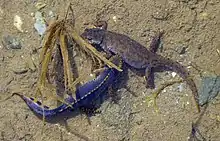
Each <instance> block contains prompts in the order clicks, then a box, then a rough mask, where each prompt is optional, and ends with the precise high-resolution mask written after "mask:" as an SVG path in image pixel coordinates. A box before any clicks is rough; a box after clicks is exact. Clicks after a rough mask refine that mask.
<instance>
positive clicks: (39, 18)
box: [34, 11, 47, 36]
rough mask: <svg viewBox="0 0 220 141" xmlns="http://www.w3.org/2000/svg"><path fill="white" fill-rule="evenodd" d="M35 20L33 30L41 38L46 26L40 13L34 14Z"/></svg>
mask: <svg viewBox="0 0 220 141" xmlns="http://www.w3.org/2000/svg"><path fill="white" fill-rule="evenodd" d="M35 20H36V22H35V23H34V28H35V29H36V30H37V32H38V34H39V35H40V36H42V35H43V34H44V33H45V31H46V29H47V26H46V22H45V20H44V17H43V15H42V13H41V12H39V11H37V12H36V13H35Z"/></svg>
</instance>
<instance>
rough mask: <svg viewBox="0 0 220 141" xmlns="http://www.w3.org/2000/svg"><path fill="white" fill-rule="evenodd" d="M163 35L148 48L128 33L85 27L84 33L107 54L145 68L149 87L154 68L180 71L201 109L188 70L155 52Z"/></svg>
mask: <svg viewBox="0 0 220 141" xmlns="http://www.w3.org/2000/svg"><path fill="white" fill-rule="evenodd" d="M161 36H162V33H160V34H159V35H158V36H156V37H155V38H154V39H153V40H152V42H151V46H150V49H149V50H148V49H147V48H146V47H144V46H143V45H141V44H140V43H138V42H136V41H135V40H133V39H131V38H129V37H128V36H126V35H123V34H118V33H115V32H111V31H107V30H105V29H102V28H91V29H85V31H84V32H83V34H82V37H83V38H85V39H87V40H88V41H89V43H90V44H93V45H95V46H96V47H98V48H100V47H101V48H102V49H103V50H104V51H105V52H106V53H107V54H113V55H114V54H117V55H119V56H120V57H122V59H123V60H124V61H125V62H126V63H127V64H128V65H130V66H132V67H134V68H136V69H145V72H146V73H145V74H146V75H145V76H146V79H147V87H153V86H152V85H151V84H150V83H149V82H152V80H151V77H150V75H151V74H152V73H153V71H152V69H153V68H163V69H165V70H170V71H174V72H176V73H178V74H179V75H180V76H181V77H182V78H183V79H184V80H186V82H187V84H188V85H189V87H190V89H191V90H192V92H193V95H194V98H195V101H196V104H197V109H198V110H199V106H198V91H197V88H196V85H195V83H194V81H193V80H192V78H191V77H190V75H189V73H188V71H187V70H186V69H185V68H184V67H183V66H182V65H181V64H179V63H178V62H175V61H172V60H170V59H168V58H165V57H163V56H161V55H158V54H156V53H155V52H156V48H157V46H158V45H159V41H160V40H159V39H160V37H161Z"/></svg>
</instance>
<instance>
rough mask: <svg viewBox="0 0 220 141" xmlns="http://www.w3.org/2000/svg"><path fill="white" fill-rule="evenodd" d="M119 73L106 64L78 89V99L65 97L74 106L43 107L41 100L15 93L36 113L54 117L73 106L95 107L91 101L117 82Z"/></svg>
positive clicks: (119, 62) (118, 62) (74, 107)
mask: <svg viewBox="0 0 220 141" xmlns="http://www.w3.org/2000/svg"><path fill="white" fill-rule="evenodd" d="M115 60H117V63H116V64H117V65H118V66H119V67H121V66H122V61H121V60H120V61H118V59H115ZM119 73H120V72H119V71H117V70H116V69H114V68H108V67H107V66H106V67H105V70H104V71H103V72H101V73H100V74H99V75H98V76H97V77H96V78H95V79H94V80H91V81H89V82H87V83H85V84H84V85H82V86H80V87H78V88H77V89H76V100H75V99H74V98H73V97H72V96H69V97H68V98H67V99H65V101H66V102H67V103H68V104H70V105H71V106H72V107H70V106H69V105H67V104H64V103H63V104H62V105H60V106H58V107H57V108H54V109H49V107H47V106H44V107H43V106H42V104H41V102H39V101H36V100H35V99H33V98H28V97H26V96H24V95H21V94H18V93H14V95H18V96H20V97H21V98H22V99H23V100H24V101H25V103H26V104H27V105H28V107H29V108H30V109H31V110H32V111H33V112H34V113H35V114H37V115H40V116H45V117H53V116H54V115H57V114H59V113H61V112H64V111H66V110H72V108H73V110H75V109H78V108H81V107H86V108H94V107H91V102H93V101H94V100H95V99H96V98H98V97H99V96H100V95H101V94H103V93H104V92H105V90H106V89H107V88H108V87H109V86H110V85H112V84H113V83H114V82H115V80H116V79H117V77H118V75H119Z"/></svg>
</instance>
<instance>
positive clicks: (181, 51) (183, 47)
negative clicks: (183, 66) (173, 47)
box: [177, 46, 188, 55]
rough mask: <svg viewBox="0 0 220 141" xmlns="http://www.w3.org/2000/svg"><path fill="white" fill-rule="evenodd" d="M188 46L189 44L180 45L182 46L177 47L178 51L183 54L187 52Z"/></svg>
mask: <svg viewBox="0 0 220 141" xmlns="http://www.w3.org/2000/svg"><path fill="white" fill-rule="evenodd" d="M187 49H188V47H187V46H180V47H177V52H178V53H179V54H180V55H182V54H185V53H186V51H187Z"/></svg>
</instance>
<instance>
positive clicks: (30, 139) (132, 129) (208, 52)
mask: <svg viewBox="0 0 220 141" xmlns="http://www.w3.org/2000/svg"><path fill="white" fill-rule="evenodd" d="M69 2H71V1H69V0H65V1H62V2H61V1H59V0H54V1H53V0H48V1H45V3H46V4H47V5H46V7H45V8H43V9H42V10H41V11H42V12H45V14H46V15H48V13H49V11H50V10H52V11H53V12H54V13H56V14H57V15H60V17H63V16H64V14H65V11H66V9H67V6H68V3H69ZM72 3H73V10H74V12H75V15H76V29H77V30H78V32H79V33H81V32H83V29H84V28H85V27H86V23H91V22H93V21H95V20H97V19H101V20H106V21H107V22H108V24H109V27H108V30H111V31H115V32H118V33H123V34H126V35H129V36H130V37H131V38H133V39H135V40H136V41H138V42H140V43H141V44H143V45H146V47H148V46H149V43H150V39H151V37H152V36H153V35H155V33H156V32H157V31H158V30H164V31H165V34H164V37H163V51H162V52H159V54H161V55H163V56H166V57H170V58H171V59H173V60H176V61H178V62H180V63H181V64H183V65H184V66H189V67H188V68H189V71H190V73H191V74H192V75H193V76H194V80H195V82H196V84H197V86H198V87H199V86H200V83H201V75H202V76H209V75H213V74H220V65H219V63H220V61H219V60H220V56H219V55H218V53H217V51H216V50H217V49H220V45H219V44H220V41H219V39H220V30H219V29H220V16H219V14H220V8H219V7H220V1H219V0H211V1H210V0H199V1H198V0H189V1H188V0H180V1H177V0H166V1H165V0H163V1H162V0H160V1H154V0H124V1H123V0H118V1H116V0H91V1H87V0H74V1H72ZM36 11H37V9H36V8H35V6H34V3H33V0H28V1H22V0H5V1H4V2H3V0H1V2H0V19H1V20H0V27H1V28H0V34H1V36H4V35H7V34H9V35H13V36H14V37H17V38H19V39H20V40H21V44H22V48H21V49H6V48H5V46H3V45H2V44H0V45H1V46H0V100H3V99H4V98H6V97H7V96H9V95H10V94H11V93H12V92H22V93H23V94H25V95H28V96H33V95H34V91H33V90H34V88H35V86H36V81H37V77H38V73H39V70H38V68H36V70H35V68H34V66H33V62H34V64H35V65H36V66H38V63H39V51H38V52H35V50H36V48H39V47H40V37H39V35H38V33H37V32H36V31H35V29H34V28H33V25H34V22H35V20H34V18H33V16H32V13H35V12H36ZM15 15H18V16H20V17H21V19H22V21H23V25H22V29H23V30H24V32H19V31H18V30H17V29H16V28H15V26H14V25H13V19H14V16H15ZM152 15H153V16H154V17H158V18H161V17H166V18H165V19H163V20H160V19H156V18H153V17H152ZM183 48H186V52H185V53H183V54H181V55H180V53H181V51H182V49H183ZM30 59H31V60H32V61H31V62H30ZM27 66H28V67H29V68H32V69H27ZM22 71H24V73H22V74H19V73H16V72H22ZM128 73H129V79H128V82H127V84H126V86H127V87H128V88H129V89H130V90H131V91H133V92H134V93H135V94H136V95H137V97H135V96H133V95H132V93H131V92H130V91H128V90H127V89H126V88H120V89H118V90H117V92H115V93H116V94H117V95H119V96H120V97H121V98H120V100H119V101H118V103H117V104H114V103H111V102H110V101H109V100H106V101H105V102H104V103H103V104H102V106H101V107H100V109H99V110H101V114H97V115H95V116H92V117H91V118H90V120H91V125H89V123H88V121H87V119H86V117H85V116H84V115H80V114H76V115H74V116H72V117H71V118H68V119H66V118H60V120H57V122H55V123H47V124H46V125H45V127H44V131H43V134H42V132H41V131H42V124H43V123H42V120H41V119H39V118H37V117H36V116H35V115H34V114H33V113H32V112H31V111H30V110H29V108H28V107H27V106H26V104H25V103H24V102H23V101H22V100H21V99H20V98H19V97H13V98H11V99H9V100H7V101H3V102H1V103H0V108H1V110H0V111H1V112H0V119H1V122H0V140H2V141H18V140H21V141H34V140H36V141H38V140H45V141H80V140H89V141H90V140H93V141H128V140H130V141H147V140H148V141H162V140H163V141H185V140H188V139H189V137H190V134H191V131H192V125H193V126H194V129H195V131H197V133H196V134H195V135H196V136H197V137H198V138H199V139H200V140H204V139H206V140H211V141H219V140H220V130H219V125H220V113H219V111H220V104H219V101H218V100H215V101H214V102H211V103H210V104H209V105H208V106H207V108H206V109H205V108H202V110H204V109H205V111H204V112H203V113H202V114H198V113H197V111H196V108H195V104H194V103H193V100H192V94H191V91H190V89H189V87H188V86H187V85H186V84H185V83H183V84H182V86H183V90H181V91H180V89H179V87H178V86H179V85H180V84H175V85H172V86H170V87H168V88H166V89H165V90H164V91H163V92H162V93H161V95H160V96H159V98H158V100H157V104H158V107H159V113H156V112H155V110H154V108H153V107H152V106H148V104H147V103H146V96H147V95H150V94H151V93H152V92H153V90H151V89H146V88H145V85H144V79H143V78H142V77H139V76H137V75H136V74H135V73H134V72H132V71H130V70H129V71H128ZM155 75H156V76H155V85H156V88H158V87H160V86H161V85H162V84H163V83H165V82H166V81H167V80H169V81H173V80H177V79H178V78H179V77H178V76H175V77H173V76H172V75H171V73H168V72H161V73H156V74H155ZM63 121H65V122H63ZM193 123H194V124H193ZM67 125H68V128H65V127H67ZM198 132H200V133H201V134H200V135H199V134H198Z"/></svg>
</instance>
